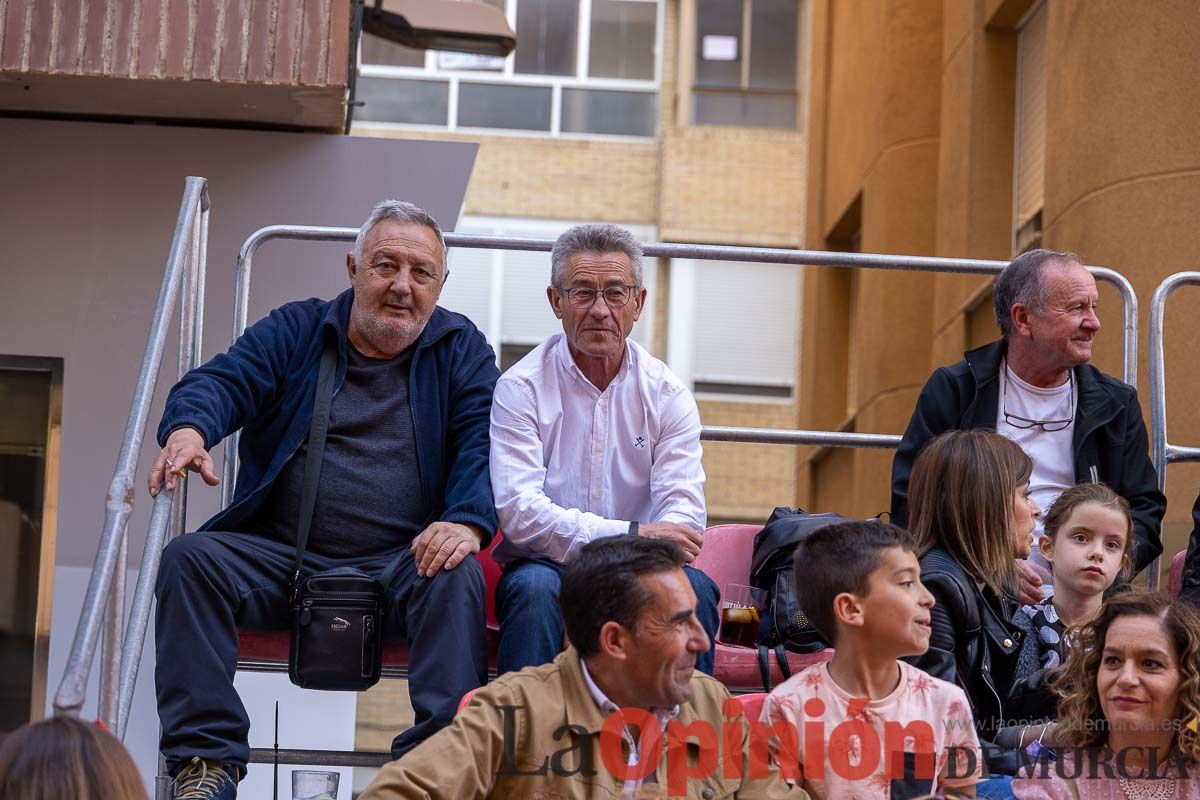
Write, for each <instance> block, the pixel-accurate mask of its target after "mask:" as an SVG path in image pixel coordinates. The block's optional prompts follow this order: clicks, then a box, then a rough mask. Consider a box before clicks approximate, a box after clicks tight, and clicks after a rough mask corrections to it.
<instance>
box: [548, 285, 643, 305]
mask: <svg viewBox="0 0 1200 800" xmlns="http://www.w3.org/2000/svg"><path fill="white" fill-rule="evenodd" d="M554 288H555V289H556V290H557V291H558V293H559V294H560V295H563V296H565V297H566V298H567V302H568V303H570V304H571V307H572V308H591V307H592V306H593V305H595V304H596V300H597V298H599V297H601V296H603V297H604V302H605V303H607V304H608V307H609V308H621V307H622V306H625V305H628V304H629V301H630V300H632V299H633V298H634V296H635V295H637V292H638V290H639V289H641V288H642V287H640V286H630V285H628V284H617V285H616V286H605V287H604V288H603V289H593V288H591V287H589V286H576V287H574V288H571V289H563V288H562V287H559V286H556V287H554Z"/></svg>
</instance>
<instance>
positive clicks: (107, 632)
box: [97, 536, 129, 731]
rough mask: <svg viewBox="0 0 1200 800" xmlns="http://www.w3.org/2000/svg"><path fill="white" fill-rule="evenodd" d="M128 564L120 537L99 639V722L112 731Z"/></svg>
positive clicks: (126, 547) (123, 539) (125, 545)
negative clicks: (102, 628) (119, 545)
mask: <svg viewBox="0 0 1200 800" xmlns="http://www.w3.org/2000/svg"><path fill="white" fill-rule="evenodd" d="M128 564H129V537H128V536H122V537H121V547H120V549H119V551H118V553H117V565H116V571H115V572H114V573H113V583H112V588H111V589H110V590H109V592H108V604H107V606H106V607H105V611H104V631H103V634H102V637H101V639H100V702H99V706H98V709H97V710H98V712H99V717H100V719H101V720H102V721H103V722H104V724H105V725H107V726H108V729H109V730H110V731H111V730H116V728H115V727H114V726H115V725H116V721H117V705H118V693H119V686H120V682H121V640H122V639H123V638H124V634H125V624H124V623H125V577H126V575H127V569H128Z"/></svg>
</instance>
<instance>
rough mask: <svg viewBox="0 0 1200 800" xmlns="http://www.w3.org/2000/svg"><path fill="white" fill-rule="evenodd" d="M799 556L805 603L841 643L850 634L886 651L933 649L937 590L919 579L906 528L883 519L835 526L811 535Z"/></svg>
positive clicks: (799, 588) (896, 654) (816, 623)
mask: <svg viewBox="0 0 1200 800" xmlns="http://www.w3.org/2000/svg"><path fill="white" fill-rule="evenodd" d="M793 559H794V562H793V567H794V569H793V573H794V575H795V580H796V596H797V598H798V599H799V601H800V607H801V608H802V609H804V613H805V614H806V615H807V616H808V619H809V621H810V622H812V624H813V627H815V628H816V629H817V630H818V631H819V632H820V633H821V635H822V636H824V637H825V640H826V641H828V642H830V643H831V644H833V646H834V648H835V649H836V648H844V647H846V645H847V643H848V642H849V640H850V639H852V638H856V639H858V640H859V641H863V642H868V641H869V642H870V648H871V651H872V652H873V653H877V654H878V655H879V656H881V657H886V658H902V657H904V656H915V655H920V654H921V653H924V652H925V651H926V650H928V649H929V633H930V626H929V609H931V608H933V595H931V594H930V593H929V592H928V591H927V590H926V589H925V587H924V586H923V585H921V566H920V564H919V563H918V562H917V555H916V552H915V551H914V549H913V542H912V538H911V537H910V536H909V534H908V531H906V530H904V529H903V528H899V527H897V526H895V525H890V524H888V523H886V522H879V521H877V520H855V521H851V522H842V523H838V524H836V525H829V526H827V527H824V528H819V529H817V530H815V531H813V532H812V533H811V534H809V536H808V538H806V539H805V540H804V541H802V542H801V543H800V544H799V545H798V546H797V547H796V550H795V555H794V556H793Z"/></svg>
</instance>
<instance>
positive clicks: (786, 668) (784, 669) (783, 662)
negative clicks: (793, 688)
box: [775, 644, 792, 681]
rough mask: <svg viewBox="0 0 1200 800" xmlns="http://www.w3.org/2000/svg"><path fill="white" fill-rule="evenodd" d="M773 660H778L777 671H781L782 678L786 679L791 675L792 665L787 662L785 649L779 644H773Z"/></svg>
mask: <svg viewBox="0 0 1200 800" xmlns="http://www.w3.org/2000/svg"><path fill="white" fill-rule="evenodd" d="M775 660H776V661H778V662H779V671H780V672H781V673H783V679H784V680H785V681H786V680H787V679H788V678H790V677H792V665H791V664H789V663H788V658H787V651H786V650H784V649H783V645H781V644H777V645H775Z"/></svg>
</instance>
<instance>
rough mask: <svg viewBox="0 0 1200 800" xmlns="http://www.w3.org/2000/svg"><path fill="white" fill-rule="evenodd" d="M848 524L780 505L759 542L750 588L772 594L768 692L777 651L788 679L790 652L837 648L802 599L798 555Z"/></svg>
mask: <svg viewBox="0 0 1200 800" xmlns="http://www.w3.org/2000/svg"><path fill="white" fill-rule="evenodd" d="M846 521H847V519H846V518H845V517H843V516H842V515H840V514H810V513H808V512H807V511H804V510H803V509H800V508H795V509H792V508H788V507H786V506H780V507H779V508H776V509H775V510H774V511H773V512H772V513H771V518H770V519H769V520H767V524H766V525H764V526H763V529H762V530H761V531H759V532H758V534H757V535H756V536H755V537H754V556H753V560H752V561H751V565H750V583H751V584H752V585H753V586H756V587H758V588H759V589H766V590H767V610H766V613H765V614H764V615H763V618H762V622H761V623H760V626H759V629H758V666H759V671H760V672H761V673H762V678H763V687H764V688H766V690H767V691H770V689H771V673H770V669H769V666H768V664H767V659H768V654H769V652H770V651H772V650H773V651H774V652H775V658H776V660H777V661H778V662H779V668H780V670H781V671H782V672H783V676H784V678H785V679H786V678H790V677H791V674H792V671H791V669H790V667H789V666H788V663H787V654H786V653H785V652H784V651H785V650H790V651H792V652H793V653H816V652H818V651H820V650H824V649H825V648H827V647H831V646H832V645H830V644H829V643H827V642H826V641H825V640H824V639H823V638H822V637H821V634H819V633H818V632H817V629H816V628H814V627H813V626H812V623H810V622H809V621H808V617H807V616H805V614H804V609H802V608H801V607H800V602H799V600H798V599H797V598H796V584H795V582H794V579H793V575H792V551H794V550H795V549H796V545H798V544H799V543H800V542H802V541H803V540H804V539H805V538H806V537H807V536H808V535H809V534H810V533H812V532H813V531H815V530H817V529H818V528H823V527H825V526H826V525H833V524H836V523H838V522H846Z"/></svg>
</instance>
